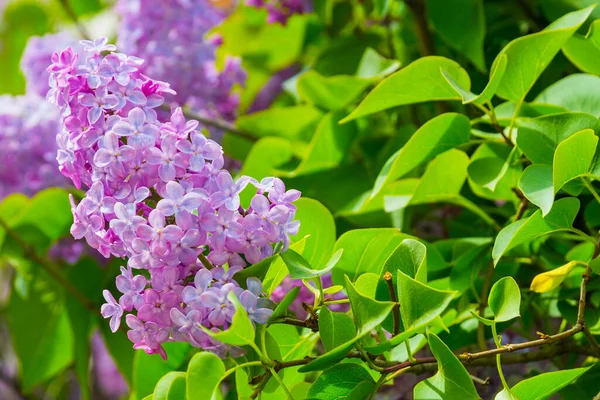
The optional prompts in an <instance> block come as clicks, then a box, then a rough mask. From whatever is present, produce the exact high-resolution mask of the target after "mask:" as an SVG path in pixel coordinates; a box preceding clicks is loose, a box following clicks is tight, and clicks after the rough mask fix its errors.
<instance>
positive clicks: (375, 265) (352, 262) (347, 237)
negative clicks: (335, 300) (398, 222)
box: [331, 228, 447, 285]
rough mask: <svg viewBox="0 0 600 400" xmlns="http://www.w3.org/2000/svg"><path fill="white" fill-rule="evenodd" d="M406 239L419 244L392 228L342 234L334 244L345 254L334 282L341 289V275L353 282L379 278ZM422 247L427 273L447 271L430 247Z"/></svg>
mask: <svg viewBox="0 0 600 400" xmlns="http://www.w3.org/2000/svg"><path fill="white" fill-rule="evenodd" d="M405 239H415V240H418V239H417V238H415V237H414V236H410V235H407V234H405V233H402V232H400V231H399V230H398V229H392V228H378V229H355V230H352V231H349V232H346V233H344V234H343V235H342V236H340V238H339V239H338V241H337V242H336V244H335V248H336V249H344V254H342V257H341V258H340V261H339V262H338V264H337V265H336V266H335V267H334V268H333V270H332V272H331V275H332V279H333V282H334V283H335V284H336V285H343V284H344V282H345V280H344V275H348V278H350V280H356V279H358V277H359V276H360V275H362V274H364V273H367V272H372V273H375V274H377V273H378V274H379V276H382V275H383V273H384V271H385V270H384V267H385V262H386V260H387V259H388V258H389V256H390V255H391V254H392V253H393V252H394V250H395V249H396V248H397V247H398V245H399V244H400V243H401V242H402V241H403V240H405ZM423 244H424V245H425V247H427V266H428V269H429V270H430V271H438V270H440V269H444V268H446V266H447V264H446V262H445V261H444V259H443V258H442V256H441V255H440V253H439V252H438V251H437V250H436V249H435V248H434V247H433V246H431V245H430V244H428V243H423Z"/></svg>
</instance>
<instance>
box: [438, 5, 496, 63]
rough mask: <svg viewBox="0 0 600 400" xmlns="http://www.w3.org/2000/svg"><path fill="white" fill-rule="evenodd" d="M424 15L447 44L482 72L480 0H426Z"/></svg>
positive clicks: (481, 6)
mask: <svg viewBox="0 0 600 400" xmlns="http://www.w3.org/2000/svg"><path fill="white" fill-rule="evenodd" d="M427 16H428V17H429V20H430V21H431V23H432V24H433V27H434V28H435V32H436V33H438V34H439V35H440V36H441V37H442V39H444V41H445V42H446V43H447V44H448V46H450V47H451V48H453V49H454V50H456V51H457V52H459V53H460V54H462V55H464V56H465V57H467V58H468V59H469V61H471V62H472V63H473V65H475V66H476V67H477V69H479V70H480V71H485V69H486V68H485V60H484V57H483V41H484V39H485V15H484V13H483V1H482V0H427Z"/></svg>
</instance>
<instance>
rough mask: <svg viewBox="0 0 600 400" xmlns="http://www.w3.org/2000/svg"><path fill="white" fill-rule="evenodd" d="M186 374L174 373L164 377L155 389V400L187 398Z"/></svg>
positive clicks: (153, 397)
mask: <svg viewBox="0 0 600 400" xmlns="http://www.w3.org/2000/svg"><path fill="white" fill-rule="evenodd" d="M185 391H186V373H185V372H178V371H172V372H169V373H168V374H166V375H165V376H163V377H162V378H161V379H160V381H158V383H157V384H156V387H155V388H154V394H153V396H152V399H153V400H178V399H183V398H185Z"/></svg>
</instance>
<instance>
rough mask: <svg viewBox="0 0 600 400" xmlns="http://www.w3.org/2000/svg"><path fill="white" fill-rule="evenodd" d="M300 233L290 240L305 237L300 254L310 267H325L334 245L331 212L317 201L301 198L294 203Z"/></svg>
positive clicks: (333, 223)
mask: <svg viewBox="0 0 600 400" xmlns="http://www.w3.org/2000/svg"><path fill="white" fill-rule="evenodd" d="M294 204H295V205H296V208H297V211H296V219H297V220H299V221H300V231H299V232H298V234H297V235H296V236H294V237H293V238H292V240H298V239H301V238H304V237H306V246H305V248H304V251H301V252H300V253H301V254H302V256H303V257H304V258H305V259H306V261H308V262H309V264H310V265H325V264H326V263H327V261H328V260H329V258H330V257H331V254H332V253H333V247H334V245H335V238H336V235H335V221H334V219H333V216H332V215H331V212H329V210H328V209H327V208H326V207H325V206H324V205H323V204H321V203H319V202H318V201H317V200H313V199H309V198H307V197H302V198H300V199H298V200H297V201H296V202H295V203H294ZM307 236H308V237H307Z"/></svg>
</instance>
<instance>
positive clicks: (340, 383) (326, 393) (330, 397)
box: [308, 363, 375, 400]
mask: <svg viewBox="0 0 600 400" xmlns="http://www.w3.org/2000/svg"><path fill="white" fill-rule="evenodd" d="M361 382H370V383H371V384H372V385H373V387H375V381H374V380H373V378H371V375H370V374H369V372H368V371H367V370H366V369H364V368H363V367H361V366H360V365H358V364H352V363H344V364H339V365H335V366H333V367H331V368H329V369H328V370H326V371H325V372H323V373H322V374H321V375H320V376H319V377H318V378H317V380H316V381H315V383H313V384H312V386H311V387H310V389H309V390H308V398H310V399H320V400H336V399H343V398H346V396H348V395H349V394H350V393H351V392H352V391H353V390H354V388H355V387H356V386H357V385H358V384H359V383H361Z"/></svg>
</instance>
